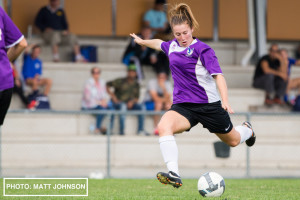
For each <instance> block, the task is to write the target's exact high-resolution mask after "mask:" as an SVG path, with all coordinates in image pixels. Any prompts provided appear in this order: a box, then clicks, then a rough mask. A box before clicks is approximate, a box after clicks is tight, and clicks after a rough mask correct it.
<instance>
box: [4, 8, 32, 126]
mask: <svg viewBox="0 0 300 200" xmlns="http://www.w3.org/2000/svg"><path fill="white" fill-rule="evenodd" d="M26 46H27V42H26V40H25V38H24V36H23V35H22V33H21V32H20V31H19V29H18V28H17V27H16V25H15V24H14V23H13V22H12V20H11V19H10V18H9V17H8V15H7V14H6V13H5V11H4V10H3V9H2V8H1V7H0V126H1V125H2V124H3V121H4V118H5V115H6V113H7V110H8V107H9V105H10V101H11V96H12V92H13V87H14V79H13V72H12V68H11V66H10V62H13V61H14V60H15V59H16V58H17V57H18V56H19V55H20V54H21V53H22V51H23V50H24V49H25V48H26Z"/></svg>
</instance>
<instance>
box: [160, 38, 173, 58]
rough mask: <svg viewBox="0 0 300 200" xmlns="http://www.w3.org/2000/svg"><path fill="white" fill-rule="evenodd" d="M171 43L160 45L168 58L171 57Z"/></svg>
mask: <svg viewBox="0 0 300 200" xmlns="http://www.w3.org/2000/svg"><path fill="white" fill-rule="evenodd" d="M170 44H171V41H169V42H162V43H161V45H160V48H161V50H162V51H163V52H164V53H165V54H166V55H167V56H168V55H169V48H170Z"/></svg>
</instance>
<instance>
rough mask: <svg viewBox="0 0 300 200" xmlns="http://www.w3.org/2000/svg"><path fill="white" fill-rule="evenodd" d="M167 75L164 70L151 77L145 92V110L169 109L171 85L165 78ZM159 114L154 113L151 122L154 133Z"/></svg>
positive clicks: (156, 132)
mask: <svg viewBox="0 0 300 200" xmlns="http://www.w3.org/2000/svg"><path fill="white" fill-rule="evenodd" d="M167 78H168V76H167V74H166V73H165V72H160V73H158V74H157V78H156V79H151V80H150V81H149V83H148V88H147V94H146V97H145V104H146V108H147V110H155V111H162V110H169V109H170V108H171V106H172V100H171V95H172V85H171V82H170V81H168V80H167ZM159 118H160V116H158V115H154V116H153V122H154V127H155V131H154V134H155V135H158V129H157V124H158V122H159Z"/></svg>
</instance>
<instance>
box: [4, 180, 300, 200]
mask: <svg viewBox="0 0 300 200" xmlns="http://www.w3.org/2000/svg"><path fill="white" fill-rule="evenodd" d="M225 184H226V190H225V193H224V194H223V196H222V197H220V198H211V199H222V200H231V199H242V200H244V199H255V200H260V199H270V200H274V199H280V200H283V199H284V200H291V199H295V200H296V199H297V200H298V199H300V179H225ZM88 188H89V196H88V197H3V184H1V193H2V194H1V196H0V199H10V200H12V199H47V200H48V199H95V200H96V199H97V200H98V199H118V200H126V199H128V200H131V199H133V200H150V199H157V200H163V199H165V200H167V199H168V200H169V199H182V200H183V199H184V200H194V199H204V198H203V197H202V196H200V194H199V193H198V190H197V180H196V179H184V180H183V186H182V187H181V188H179V189H175V188H173V187H172V186H170V185H163V184H161V183H159V182H158V181H157V180H156V179H104V180H94V179H90V180H89V187H88ZM205 199H206V198H205Z"/></svg>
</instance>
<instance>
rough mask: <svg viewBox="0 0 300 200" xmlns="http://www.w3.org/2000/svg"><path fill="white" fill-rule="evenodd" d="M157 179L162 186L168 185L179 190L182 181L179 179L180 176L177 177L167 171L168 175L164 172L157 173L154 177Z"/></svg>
mask: <svg viewBox="0 0 300 200" xmlns="http://www.w3.org/2000/svg"><path fill="white" fill-rule="evenodd" d="M156 177H157V179H158V180H159V182H161V183H162V184H165V185H167V184H170V185H172V186H173V187H174V188H179V187H180V186H182V181H181V179H180V176H178V175H177V174H176V173H174V172H172V171H169V173H164V172H158V173H157V175H156Z"/></svg>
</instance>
